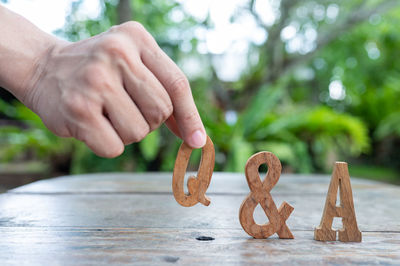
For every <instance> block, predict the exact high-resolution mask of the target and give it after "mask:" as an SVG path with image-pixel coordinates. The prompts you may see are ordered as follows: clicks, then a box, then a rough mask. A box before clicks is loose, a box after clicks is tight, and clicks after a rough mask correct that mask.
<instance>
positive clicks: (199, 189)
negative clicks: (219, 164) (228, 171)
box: [172, 136, 215, 207]
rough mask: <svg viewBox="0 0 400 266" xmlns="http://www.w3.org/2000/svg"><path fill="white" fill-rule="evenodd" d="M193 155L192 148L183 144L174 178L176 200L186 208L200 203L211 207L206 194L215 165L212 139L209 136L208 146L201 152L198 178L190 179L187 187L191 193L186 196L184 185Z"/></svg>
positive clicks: (173, 188) (173, 185)
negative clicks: (191, 155)
mask: <svg viewBox="0 0 400 266" xmlns="http://www.w3.org/2000/svg"><path fill="white" fill-rule="evenodd" d="M191 153H192V148H191V147H189V146H188V145H187V144H186V143H185V142H183V143H182V145H181V147H180V148H179V151H178V155H177V157H176V161H175V167H174V173H173V176H172V191H173V193H174V197H175V200H176V201H177V202H178V203H179V204H180V205H182V206H184V207H191V206H193V205H196V204H197V203H198V202H200V203H202V204H203V205H205V206H208V205H210V199H209V198H208V197H207V196H206V194H205V193H206V191H207V188H208V186H209V185H210V182H211V176H212V173H213V170H214V163H215V151H214V144H213V143H212V141H211V139H210V137H208V136H207V142H206V145H204V147H203V148H202V150H201V160H200V166H199V170H198V172H197V178H196V177H194V176H190V177H189V178H188V181H187V186H188V192H189V193H188V194H185V191H184V190H183V185H184V179H185V173H186V168H187V165H188V163H189V158H190V154H191Z"/></svg>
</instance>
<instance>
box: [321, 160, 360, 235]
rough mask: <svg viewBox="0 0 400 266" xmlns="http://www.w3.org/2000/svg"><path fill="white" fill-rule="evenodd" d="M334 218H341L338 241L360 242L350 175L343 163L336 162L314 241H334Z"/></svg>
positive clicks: (345, 164)
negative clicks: (338, 199) (338, 204)
mask: <svg viewBox="0 0 400 266" xmlns="http://www.w3.org/2000/svg"><path fill="white" fill-rule="evenodd" d="M338 189H339V190H340V194H339V195H340V206H336V201H337V195H338ZM334 217H340V218H342V223H343V227H342V228H341V229H340V230H339V241H342V242H361V238H362V237H361V232H360V230H359V229H358V225H357V220H356V214H355V210H354V202H353V192H352V189H351V184H350V175H349V170H348V166H347V163H345V162H336V164H335V167H334V169H333V173H332V178H331V182H330V185H329V190H328V194H327V196H326V201H325V207H324V212H323V215H322V219H321V223H320V225H319V226H318V227H317V228H316V229H315V232H314V238H315V240H319V241H335V240H336V230H333V229H332V222H333V218H334Z"/></svg>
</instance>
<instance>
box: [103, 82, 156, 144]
mask: <svg viewBox="0 0 400 266" xmlns="http://www.w3.org/2000/svg"><path fill="white" fill-rule="evenodd" d="M104 108H105V114H106V116H107V117H108V119H109V120H110V122H111V124H112V126H113V127H114V129H115V131H116V132H117V133H118V135H119V137H120V138H121V140H122V142H123V143H124V144H125V145H127V144H131V143H134V142H139V141H141V140H142V139H144V138H145V137H146V135H147V134H148V133H149V132H150V127H149V125H148V123H147V122H146V120H145V118H144V117H143V115H142V113H141V112H140V110H139V109H138V107H137V106H136V104H135V103H134V102H133V101H132V100H131V99H130V97H129V95H128V94H127V92H126V91H125V90H124V88H119V89H116V90H113V92H111V93H110V94H109V95H107V97H106V98H105V103H104Z"/></svg>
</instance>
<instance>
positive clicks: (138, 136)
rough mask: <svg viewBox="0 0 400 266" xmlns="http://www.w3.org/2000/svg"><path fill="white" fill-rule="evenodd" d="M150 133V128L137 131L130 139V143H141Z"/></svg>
mask: <svg viewBox="0 0 400 266" xmlns="http://www.w3.org/2000/svg"><path fill="white" fill-rule="evenodd" d="M149 133H150V129H149V127H144V128H142V129H140V130H136V131H135V133H134V134H132V136H131V139H130V143H134V142H140V141H141V140H143V139H144V138H145V137H146V136H147V134H149Z"/></svg>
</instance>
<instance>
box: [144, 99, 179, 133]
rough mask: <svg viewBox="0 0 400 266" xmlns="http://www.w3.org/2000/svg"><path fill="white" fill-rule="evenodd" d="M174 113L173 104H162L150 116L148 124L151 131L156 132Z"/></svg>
mask: <svg viewBox="0 0 400 266" xmlns="http://www.w3.org/2000/svg"><path fill="white" fill-rule="evenodd" d="M172 112H173V106H172V103H168V104H162V105H159V106H157V107H155V108H153V112H152V113H151V114H150V115H149V116H150V117H149V118H148V123H149V125H150V130H154V129H156V128H157V127H159V126H160V125H161V124H162V123H163V122H164V121H165V120H167V118H168V117H170V116H171V114H172Z"/></svg>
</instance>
